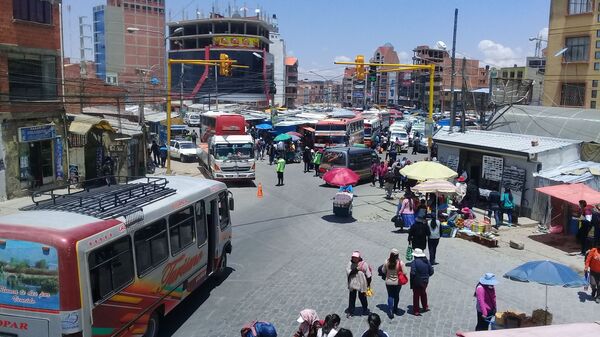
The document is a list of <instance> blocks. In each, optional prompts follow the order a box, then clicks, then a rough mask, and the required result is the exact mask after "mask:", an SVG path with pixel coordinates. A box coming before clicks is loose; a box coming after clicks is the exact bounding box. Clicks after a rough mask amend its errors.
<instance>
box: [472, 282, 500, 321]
mask: <svg viewBox="0 0 600 337" xmlns="http://www.w3.org/2000/svg"><path fill="white" fill-rule="evenodd" d="M496 284H498V280H496V275H494V274H492V273H485V275H483V276H482V277H481V278H480V279H479V283H477V286H476V287H475V294H473V296H475V297H476V298H477V304H476V305H475V307H476V309H477V326H476V327H475V331H483V330H488V327H489V325H490V320H491V318H492V317H493V316H494V315H496V289H495V288H494V286H495V285H496Z"/></svg>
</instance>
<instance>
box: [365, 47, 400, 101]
mask: <svg viewBox="0 0 600 337" xmlns="http://www.w3.org/2000/svg"><path fill="white" fill-rule="evenodd" d="M370 62H371V63H392V64H398V63H400V59H399V58H398V54H397V53H396V51H395V50H394V46H392V45H391V44H390V43H386V44H384V45H383V46H381V47H378V48H377V50H375V53H374V54H373V57H372V58H371V61H370ZM393 68H394V67H379V68H378V69H377V70H378V71H379V70H389V69H393ZM374 79H375V81H372V79H370V78H367V83H368V87H367V92H368V94H367V97H369V96H370V98H371V99H370V100H369V101H370V102H372V103H374V104H378V105H381V106H387V105H388V104H396V103H397V100H398V97H397V96H398V84H397V83H398V73H397V72H377V73H376V76H375V78H374Z"/></svg>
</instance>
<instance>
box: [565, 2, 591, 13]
mask: <svg viewBox="0 0 600 337" xmlns="http://www.w3.org/2000/svg"><path fill="white" fill-rule="evenodd" d="M591 11H592V0H569V14H582V13H588V12H591Z"/></svg>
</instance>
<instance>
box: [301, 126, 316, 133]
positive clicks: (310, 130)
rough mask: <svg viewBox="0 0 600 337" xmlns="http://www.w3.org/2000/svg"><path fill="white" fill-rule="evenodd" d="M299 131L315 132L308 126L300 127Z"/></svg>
mask: <svg viewBox="0 0 600 337" xmlns="http://www.w3.org/2000/svg"><path fill="white" fill-rule="evenodd" d="M300 129H302V130H306V131H308V132H312V133H314V132H315V129H313V128H311V127H310V126H302V127H300Z"/></svg>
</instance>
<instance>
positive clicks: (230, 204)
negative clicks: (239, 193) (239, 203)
mask: <svg viewBox="0 0 600 337" xmlns="http://www.w3.org/2000/svg"><path fill="white" fill-rule="evenodd" d="M234 206H235V202H234V201H233V198H229V210H230V211H233V209H234V208H235V207H234Z"/></svg>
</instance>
